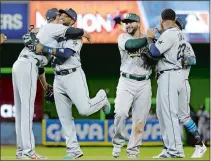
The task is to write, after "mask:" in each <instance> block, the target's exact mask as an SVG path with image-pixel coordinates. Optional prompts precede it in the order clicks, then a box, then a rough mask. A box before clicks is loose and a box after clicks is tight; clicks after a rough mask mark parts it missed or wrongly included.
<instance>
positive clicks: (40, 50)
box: [36, 43, 43, 54]
mask: <svg viewBox="0 0 211 161" xmlns="http://www.w3.org/2000/svg"><path fill="white" fill-rule="evenodd" d="M42 49H43V47H42V44H40V43H38V44H37V45H36V53H37V54H41V53H42Z"/></svg>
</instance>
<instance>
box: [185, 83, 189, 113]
mask: <svg viewBox="0 0 211 161" xmlns="http://www.w3.org/2000/svg"><path fill="white" fill-rule="evenodd" d="M185 91H186V96H187V97H186V99H187V112H188V111H189V110H188V109H189V106H188V105H189V102H188V89H187V85H186V80H185Z"/></svg>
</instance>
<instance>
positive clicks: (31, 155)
mask: <svg viewBox="0 0 211 161" xmlns="http://www.w3.org/2000/svg"><path fill="white" fill-rule="evenodd" d="M19 159H48V158H47V157H46V156H42V155H39V154H36V153H30V152H29V153H23V154H22V156H21V157H20V158H19Z"/></svg>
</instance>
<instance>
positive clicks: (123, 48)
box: [118, 34, 130, 50]
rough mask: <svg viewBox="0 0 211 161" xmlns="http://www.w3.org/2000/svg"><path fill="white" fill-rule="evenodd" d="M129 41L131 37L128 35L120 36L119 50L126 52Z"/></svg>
mask: <svg viewBox="0 0 211 161" xmlns="http://www.w3.org/2000/svg"><path fill="white" fill-rule="evenodd" d="M129 39H130V37H129V36H128V35H126V34H121V35H119V38H118V46H119V49H121V50H126V49H125V43H126V41H127V40H129Z"/></svg>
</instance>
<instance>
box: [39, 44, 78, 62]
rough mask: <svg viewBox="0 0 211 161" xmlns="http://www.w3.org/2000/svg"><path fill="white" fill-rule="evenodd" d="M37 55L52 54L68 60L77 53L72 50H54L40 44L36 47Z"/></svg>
mask: <svg viewBox="0 0 211 161" xmlns="http://www.w3.org/2000/svg"><path fill="white" fill-rule="evenodd" d="M36 53H37V54H39V53H41V54H43V55H48V54H52V55H54V56H56V57H60V58H64V59H68V58H69V57H70V56H72V55H73V54H74V53H75V51H74V50H72V49H70V48H52V47H49V46H45V45H42V44H41V43H38V44H37V46H36Z"/></svg>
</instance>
